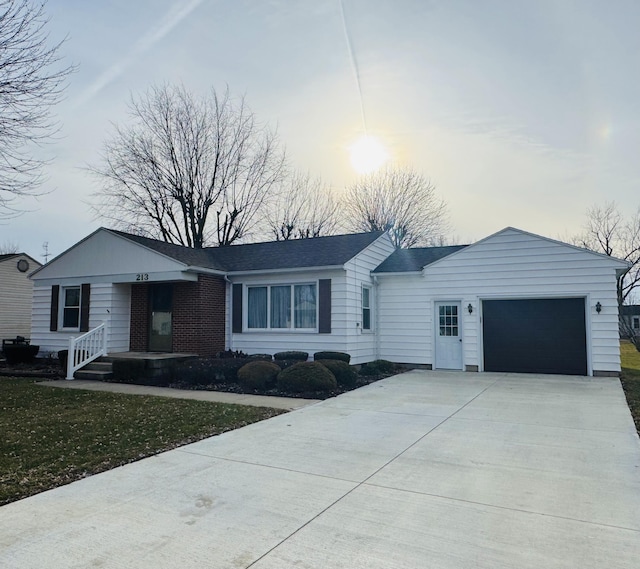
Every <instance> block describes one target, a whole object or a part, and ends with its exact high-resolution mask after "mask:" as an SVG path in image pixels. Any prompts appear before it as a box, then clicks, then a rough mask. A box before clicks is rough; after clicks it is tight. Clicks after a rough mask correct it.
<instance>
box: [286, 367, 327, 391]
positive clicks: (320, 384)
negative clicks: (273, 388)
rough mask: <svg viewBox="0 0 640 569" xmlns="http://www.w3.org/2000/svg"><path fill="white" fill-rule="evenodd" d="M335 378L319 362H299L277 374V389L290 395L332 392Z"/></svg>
mask: <svg viewBox="0 0 640 569" xmlns="http://www.w3.org/2000/svg"><path fill="white" fill-rule="evenodd" d="M337 387H338V384H337V382H336V377H335V375H333V374H332V373H331V372H330V371H329V370H328V369H327V368H326V367H325V366H323V365H322V364H321V363H319V362H299V363H297V364H295V365H292V366H291V367H288V368H287V369H284V370H282V371H281V372H280V373H279V374H278V389H280V390H282V391H289V392H291V393H312V392H315V391H333V390H334V389H336V388H337Z"/></svg>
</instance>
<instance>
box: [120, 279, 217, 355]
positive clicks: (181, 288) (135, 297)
mask: <svg viewBox="0 0 640 569" xmlns="http://www.w3.org/2000/svg"><path fill="white" fill-rule="evenodd" d="M149 286H150V285H149V284H147V283H145V284H134V285H132V286H131V330H130V334H131V336H130V338H131V339H130V349H131V350H132V351H136V352H145V351H147V350H148V349H149ZM225 288H226V285H225V281H224V279H223V278H222V277H217V276H212V275H198V281H197V282H178V283H174V285H173V316H172V335H173V349H172V351H173V352H181V353H190V354H198V355H200V356H214V355H215V354H216V353H217V352H221V351H223V350H224V349H225V345H224V344H225V329H224V326H225V296H226V295H225Z"/></svg>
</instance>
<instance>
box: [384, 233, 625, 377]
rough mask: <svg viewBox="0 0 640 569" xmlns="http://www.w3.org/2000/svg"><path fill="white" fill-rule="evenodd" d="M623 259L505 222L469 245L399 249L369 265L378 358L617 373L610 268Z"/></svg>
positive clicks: (446, 365) (436, 365)
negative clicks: (374, 298)
mask: <svg viewBox="0 0 640 569" xmlns="http://www.w3.org/2000/svg"><path fill="white" fill-rule="evenodd" d="M627 266H628V265H627V264H626V263H625V262H624V261H620V260H619V259H614V258H612V257H607V256H605V255H601V254H599V253H594V252H592V251H587V250H586V249H582V248H580V247H575V246H573V245H570V244H567V243H562V242H560V241H556V240H553V239H548V238H546V237H541V236H539V235H534V234H532V233H528V232H526V231H522V230H520V229H514V228H512V227H508V228H506V229H503V230H502V231H499V232H498V233H496V234H494V235H491V236H489V237H487V238H485V239H483V240H481V241H478V242H476V243H473V244H471V245H468V246H466V247H464V246H449V247H427V248H422V249H407V250H398V251H396V252H394V253H393V254H392V255H391V256H390V257H388V258H387V259H386V260H385V261H384V263H382V264H381V265H380V266H379V267H377V268H376V270H375V271H374V274H375V275H376V277H377V282H378V288H377V290H376V292H377V298H378V303H379V309H378V316H377V323H378V334H379V340H378V345H379V346H380V352H379V354H380V358H382V359H388V360H391V361H395V362H398V363H410V364H422V365H425V366H427V367H431V368H433V369H442V370H446V369H463V370H466V371H470V372H471V371H473V372H482V371H490V372H496V371H497V372H515V373H540V374H562V375H580V376H584V375H587V376H588V375H601V376H616V375H618V374H619V372H620V338H619V334H618V303H617V296H616V278H617V276H619V275H620V274H622V273H623V272H624V271H625V270H626V268H627ZM447 307H450V309H451V312H448V308H447ZM454 307H455V318H454V312H453V310H454ZM443 311H444V312H443ZM454 320H455V322H454ZM449 321H451V326H450V327H449ZM445 348H446V349H445Z"/></svg>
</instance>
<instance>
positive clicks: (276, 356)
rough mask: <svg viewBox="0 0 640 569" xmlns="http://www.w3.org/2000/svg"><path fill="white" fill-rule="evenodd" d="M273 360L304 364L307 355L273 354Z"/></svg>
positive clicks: (293, 353) (304, 353) (302, 353)
mask: <svg viewBox="0 0 640 569" xmlns="http://www.w3.org/2000/svg"><path fill="white" fill-rule="evenodd" d="M273 359H274V360H295V361H297V362H306V361H307V360H308V359H309V354H308V353H307V352H296V351H290V352H278V353H277V354H273Z"/></svg>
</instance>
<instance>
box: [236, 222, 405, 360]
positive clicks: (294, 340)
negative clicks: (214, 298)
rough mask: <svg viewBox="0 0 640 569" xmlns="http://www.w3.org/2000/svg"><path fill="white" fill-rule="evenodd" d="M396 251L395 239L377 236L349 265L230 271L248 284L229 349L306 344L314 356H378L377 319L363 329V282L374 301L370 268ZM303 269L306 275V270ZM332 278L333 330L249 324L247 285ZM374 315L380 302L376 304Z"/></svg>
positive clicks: (273, 349) (273, 348)
mask: <svg viewBox="0 0 640 569" xmlns="http://www.w3.org/2000/svg"><path fill="white" fill-rule="evenodd" d="M392 252H393V245H392V243H391V240H390V239H389V237H388V236H387V235H383V236H381V237H380V238H378V239H376V241H374V242H373V243H372V244H370V245H369V246H368V247H366V248H365V249H363V250H362V251H361V252H360V253H359V254H358V255H356V256H355V257H354V258H353V259H351V260H350V261H349V262H348V263H346V264H345V270H333V269H332V270H322V271H303V272H300V271H298V272H293V271H292V272H291V273H280V274H278V275H277V276H275V275H274V276H273V277H271V278H269V279H268V280H267V279H265V277H264V275H256V276H251V277H247V276H243V277H240V276H238V277H235V276H233V275H232V276H231V277H230V278H231V280H232V281H233V282H234V283H242V284H243V285H244V286H245V295H244V299H243V300H244V306H243V318H244V321H245V328H244V330H245V331H244V332H243V333H241V334H230V336H231V343H230V346H229V347H230V349H232V350H242V351H243V352H245V353H247V354H258V353H266V354H274V353H276V352H283V351H287V350H302V351H305V352H308V353H309V357H313V354H314V352H319V351H325V350H330V351H337V352H347V353H348V354H351V363H352V364H360V363H365V362H369V361H372V360H375V359H376V357H377V356H376V332H375V322H374V321H372V330H371V331H369V330H367V331H363V330H362V287H363V286H369V287H371V289H372V290H371V293H372V296H371V300H372V302H375V297H376V291H375V282H374V280H373V278H372V276H371V271H372V270H373V269H375V268H376V267H377V266H378V265H379V264H380V263H382V261H384V259H386V258H387V257H388V256H389V255H390V254H391V253H392ZM301 275H304V276H301ZM320 279H331V333H330V334H319V333H317V332H315V331H301V330H294V329H290V330H283V331H281V330H276V329H271V330H268V331H265V330H260V331H259V330H250V329H247V328H246V322H247V316H246V310H245V309H246V305H247V298H246V296H247V295H246V292H247V287H251V286H264V285H282V284H292V285H293V284H298V283H303V282H310V281H313V282H317V281H318V280H320ZM230 318H231V314H230V313H229V311H227V322H226V327H227V329H228V330H229V329H230V326H231V324H230ZM372 318H373V319H374V320H375V318H376V314H375V306H372Z"/></svg>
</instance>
